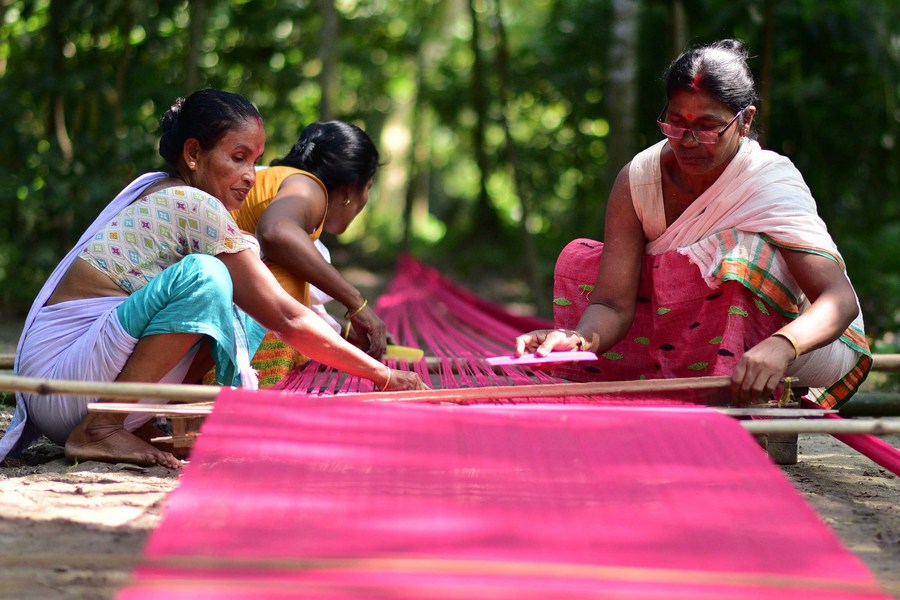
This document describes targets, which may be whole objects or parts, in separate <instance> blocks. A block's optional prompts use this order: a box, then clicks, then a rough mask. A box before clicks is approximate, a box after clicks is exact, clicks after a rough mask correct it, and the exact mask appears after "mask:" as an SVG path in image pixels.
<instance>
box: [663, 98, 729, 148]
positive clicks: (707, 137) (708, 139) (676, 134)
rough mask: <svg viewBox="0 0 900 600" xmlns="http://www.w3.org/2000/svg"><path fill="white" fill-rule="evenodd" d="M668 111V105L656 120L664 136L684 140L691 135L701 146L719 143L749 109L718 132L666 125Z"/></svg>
mask: <svg viewBox="0 0 900 600" xmlns="http://www.w3.org/2000/svg"><path fill="white" fill-rule="evenodd" d="M667 110H669V105H668V104H666V105H665V106H664V107H663V109H662V112H661V113H659V116H658V117H657V118H656V124H657V125H659V129H660V131H662V133H663V135H664V136H666V137H667V138H672V139H675V140H681V139H684V136H685V134H687V133H690V134H691V137H693V138H694V140H696V141H697V142H699V143H701V144H715V143H717V142H718V141H719V138H720V137H722V134H723V133H725V132H726V131H728V128H729V127H731V126H732V125H733V124H734V122H735V121H737V119H738V117H740V116H741V114H742V113H743V112H744V111H745V110H747V107H746V106H745V107H744V108H742V109H741V110H739V111H738V112H737V114H736V115H734V118H733V119H731V120H730V121H728V125H726V126H725V127H723V128H722V129H720V130H718V131H716V130H715V129H687V128H686V127H676V126H675V125H671V124H669V123H666V122H665V121H663V115H664V114H666V111H667Z"/></svg>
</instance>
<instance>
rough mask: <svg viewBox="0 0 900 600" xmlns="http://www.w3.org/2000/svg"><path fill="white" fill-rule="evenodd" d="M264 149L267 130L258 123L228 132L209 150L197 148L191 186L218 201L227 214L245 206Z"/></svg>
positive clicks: (246, 124)
mask: <svg viewBox="0 0 900 600" xmlns="http://www.w3.org/2000/svg"><path fill="white" fill-rule="evenodd" d="M265 146H266V130H265V128H264V127H263V124H262V123H261V122H260V121H259V120H257V119H250V120H247V121H244V122H243V123H242V124H241V125H239V126H238V127H235V128H234V129H231V130H229V131H228V133H226V134H225V135H224V136H223V137H222V139H221V140H219V142H218V143H217V144H216V145H215V146H214V147H212V148H211V149H209V150H202V149H200V148H197V149H196V151H195V153H194V156H195V165H194V167H193V168H192V170H191V184H192V185H193V186H194V187H197V188H200V189H201V190H203V191H204V192H206V193H208V194H210V195H212V196H215V197H216V198H218V199H219V200H220V201H221V202H222V204H224V205H225V208H227V209H228V210H237V209H239V208H240V207H241V206H242V205H243V204H244V199H246V197H247V194H248V193H249V192H250V188H252V187H253V184H254V183H255V182H256V169H255V168H254V167H255V166H256V162H257V161H258V160H259V157H260V156H262V153H263V151H264V150H265Z"/></svg>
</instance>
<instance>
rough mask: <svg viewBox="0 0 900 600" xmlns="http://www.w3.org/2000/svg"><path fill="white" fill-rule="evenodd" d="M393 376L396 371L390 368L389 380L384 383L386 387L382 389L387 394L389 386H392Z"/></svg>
mask: <svg viewBox="0 0 900 600" xmlns="http://www.w3.org/2000/svg"><path fill="white" fill-rule="evenodd" d="M393 374H394V370H393V369H392V368H390V367H388V378H387V381H385V382H384V386H382V388H381V391H382V392H386V391H387V389H388V386H389V385H391V375H393Z"/></svg>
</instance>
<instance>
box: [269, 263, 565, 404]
mask: <svg viewBox="0 0 900 600" xmlns="http://www.w3.org/2000/svg"><path fill="white" fill-rule="evenodd" d="M375 310H376V311H377V312H378V314H379V315H380V316H381V317H382V319H384V323H385V326H386V327H387V330H388V331H389V332H391V334H393V336H394V339H395V342H396V343H398V344H400V345H403V346H412V347H415V348H423V349H427V350H428V351H429V353H431V354H433V357H434V358H436V359H438V360H439V361H440V365H439V366H440V368H439V369H438V370H437V373H436V374H435V373H429V367H428V364H427V363H426V361H419V362H417V363H415V364H412V365H410V364H408V363H406V362H405V361H400V360H388V361H387V364H388V366H390V367H392V368H400V369H412V370H415V371H416V372H418V373H419V375H421V376H422V378H423V379H424V380H425V381H432V382H433V385H434V387H440V388H460V387H485V386H491V385H515V384H519V383H535V382H536V381H537V382H541V383H551V382H555V381H558V379H557V378H554V377H552V376H551V375H550V374H549V373H537V374H535V373H532V371H531V370H530V369H526V368H525V367H513V368H507V369H504V370H503V371H502V372H500V373H497V372H496V371H495V370H494V368H493V367H491V365H489V364H488V363H487V361H486V360H485V358H486V357H487V356H494V355H507V354H510V353H511V352H512V351H513V348H514V346H513V340H515V338H516V336H518V335H520V334H522V333H525V332H527V331H531V330H532V329H542V328H547V327H552V326H553V323H551V322H549V321H546V320H544V319H540V318H536V317H530V316H527V315H517V314H513V313H512V312H510V311H508V310H506V309H505V308H504V307H502V306H499V305H497V304H494V303H491V302H488V301H487V300H484V299H482V298H479V297H478V296H476V295H475V294H473V293H472V292H470V291H469V290H466V289H464V288H462V287H460V286H458V285H456V284H454V283H453V282H452V281H450V280H449V279H447V278H446V277H444V276H442V275H441V274H440V273H439V272H438V271H437V270H436V269H434V268H432V267H429V266H428V265H425V264H423V263H421V262H419V261H418V260H416V259H415V258H413V257H411V256H409V255H404V256H402V257H401V258H400V260H399V261H398V263H397V272H396V274H395V276H394V278H393V279H392V280H391V282H390V285H389V286H388V288H387V290H386V291H385V293H384V294H382V295H381V297H380V298H379V299H378V303H377V304H376V306H375ZM432 375H434V378H432ZM274 389H281V390H289V391H294V392H300V393H318V392H319V391H320V390H325V391H326V393H340V392H358V391H359V392H368V391H372V384H371V382H369V381H368V380H361V379H359V378H355V377H347V376H345V375H341V374H338V373H336V372H335V371H334V370H332V369H330V368H327V367H323V366H322V365H320V364H318V363H316V362H310V363H309V364H307V365H306V366H304V367H302V368H300V369H298V370H296V371H295V372H294V373H292V374H290V375H288V376H287V377H285V378H284V379H283V380H282V381H281V382H280V383H279V384H278V385H276V386H275V388H274ZM523 401H527V400H523ZM545 401H546V400H545Z"/></svg>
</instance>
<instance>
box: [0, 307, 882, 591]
mask: <svg viewBox="0 0 900 600" xmlns="http://www.w3.org/2000/svg"><path fill="white" fill-rule="evenodd" d="M4 333H6V338H5V340H4ZM10 336H11V337H12V339H13V340H14V339H15V337H16V336H17V334H16V333H15V330H14V328H13V329H12V330H11V332H10V330H9V328H8V327H7V329H4V326H3V325H2V324H0V352H11V351H12V350H11V349H10V347H9V339H10ZM11 412H12V411H11V409H10V408H9V407H0V431H5V430H6V427H7V425H8V423H9V419H10V417H11ZM885 439H887V440H888V441H889V442H890V443H892V444H893V445H894V446H895V447H900V436H890V437H888V438H885ZM782 469H783V472H784V473H785V475H786V476H787V477H788V478H789V479H790V480H791V481H792V482H793V483H794V485H795V486H796V488H797V489H798V490H799V491H800V492H801V493H802V495H803V496H804V497H805V498H806V499H807V501H808V502H809V503H810V505H811V506H812V507H813V508H814V509H815V510H816V511H817V513H818V514H819V515H820V517H821V518H822V520H823V521H825V522H826V523H827V524H828V525H829V526H831V527H832V528H833V530H834V531H835V532H836V533H837V534H838V536H839V537H840V538H841V539H842V541H843V542H844V544H845V545H846V546H847V547H848V548H849V549H850V550H851V551H853V552H854V553H855V554H856V555H857V556H859V557H860V558H861V559H862V560H863V561H864V562H865V563H866V564H867V565H868V567H869V568H870V569H871V570H872V571H873V572H874V573H875V574H876V576H877V577H878V578H879V579H880V580H881V581H882V582H883V584H884V586H885V588H886V589H887V590H888V591H889V592H890V593H891V594H892V595H893V596H894V597H895V598H898V599H900V479H898V478H897V477H895V476H894V475H892V474H891V473H889V472H887V471H885V470H884V469H882V468H880V467H878V466H877V465H876V464H875V463H872V462H871V461H869V460H868V459H867V458H866V457H864V456H862V455H860V454H858V453H856V452H855V451H854V450H852V449H850V448H848V447H847V446H845V445H844V444H842V443H841V442H839V441H837V440H835V439H834V438H832V437H831V436H828V435H810V436H807V435H803V436H801V437H800V459H799V462H798V464H796V465H792V466H785V467H782ZM178 481H179V479H178V473H177V472H174V471H169V470H167V469H164V468H162V467H154V468H140V467H133V466H129V465H123V464H120V465H109V464H104V463H96V462H86V463H81V464H78V465H72V464H70V463H69V462H68V461H67V460H66V459H65V458H64V456H63V454H62V448H60V447H58V446H56V445H54V444H52V443H50V442H48V441H42V442H41V443H39V444H37V445H36V446H34V447H32V449H30V450H29V451H28V453H26V455H25V456H24V457H23V460H22V461H21V463H19V464H17V465H16V466H4V467H0V515H2V516H0V597H2V598H8V599H22V600H44V599H47V600H75V599H82V600H92V599H111V598H114V597H115V595H116V593H117V590H118V589H120V588H121V587H122V586H123V585H124V584H125V583H126V582H127V580H128V576H129V573H130V571H131V567H132V566H133V565H134V564H135V563H136V562H137V561H138V560H139V558H140V554H141V550H142V548H143V546H144V544H145V542H146V540H147V537H148V535H149V533H150V532H151V531H152V530H153V528H154V527H156V525H158V524H159V522H160V520H161V518H162V511H163V505H164V501H165V498H166V495H167V494H168V493H169V492H170V491H171V490H173V489H174V488H175V487H176V486H177V485H178ZM785 526H789V524H785ZM773 551H777V549H774V548H773ZM785 559H786V560H790V557H785Z"/></svg>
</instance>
